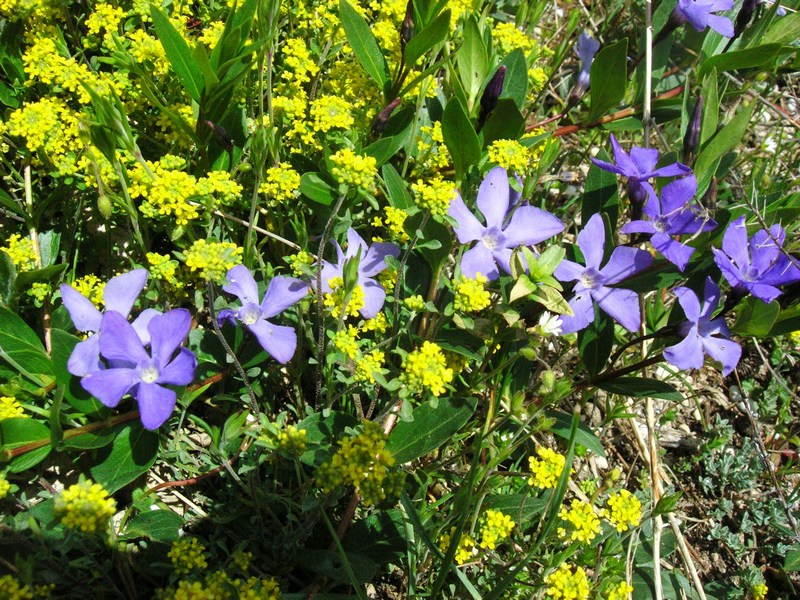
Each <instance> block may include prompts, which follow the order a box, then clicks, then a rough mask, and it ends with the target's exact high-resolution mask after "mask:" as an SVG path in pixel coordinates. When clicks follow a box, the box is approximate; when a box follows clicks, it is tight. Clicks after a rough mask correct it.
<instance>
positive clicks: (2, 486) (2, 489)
mask: <svg viewBox="0 0 800 600" xmlns="http://www.w3.org/2000/svg"><path fill="white" fill-rule="evenodd" d="M10 491H11V483H10V482H9V481H8V479H6V474H5V473H0V500H2V499H3V498H5V497H6V496H8V493H9V492H10Z"/></svg>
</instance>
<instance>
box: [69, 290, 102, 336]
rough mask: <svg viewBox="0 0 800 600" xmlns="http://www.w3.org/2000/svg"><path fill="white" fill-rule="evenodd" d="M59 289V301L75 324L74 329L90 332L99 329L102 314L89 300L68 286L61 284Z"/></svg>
mask: <svg viewBox="0 0 800 600" xmlns="http://www.w3.org/2000/svg"><path fill="white" fill-rule="evenodd" d="M59 289H60V290H61V299H62V301H63V302H64V306H65V307H66V308H67V312H69V316H70V318H71V319H72V322H73V323H74V324H75V329H77V330H78V331H91V332H94V331H97V330H98V329H100V320H101V319H102V318H103V313H101V312H100V311H99V310H97V307H96V306H95V305H94V304H92V302H91V300H89V299H88V298H87V297H85V296H84V295H83V294H81V293H79V292H78V291H77V290H76V289H75V288H73V287H72V286H70V285H67V284H62V285H61V287H60V288H59Z"/></svg>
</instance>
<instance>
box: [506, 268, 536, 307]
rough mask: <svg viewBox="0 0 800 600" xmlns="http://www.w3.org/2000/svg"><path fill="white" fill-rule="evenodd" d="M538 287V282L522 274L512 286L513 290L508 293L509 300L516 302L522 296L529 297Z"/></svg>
mask: <svg viewBox="0 0 800 600" xmlns="http://www.w3.org/2000/svg"><path fill="white" fill-rule="evenodd" d="M536 288H537V285H536V282H535V281H531V280H530V277H528V276H527V275H525V274H522V275H520V276H519V279H517V281H516V282H515V283H514V287H513V288H511V292H510V293H509V294H508V301H509V302H516V301H517V300H519V299H520V298H527V297H528V296H530V295H531V294H533V293H534V292H535V291H536Z"/></svg>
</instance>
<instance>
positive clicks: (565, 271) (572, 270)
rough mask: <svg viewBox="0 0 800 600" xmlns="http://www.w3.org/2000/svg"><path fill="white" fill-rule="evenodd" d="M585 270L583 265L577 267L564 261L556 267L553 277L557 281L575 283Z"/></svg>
mask: <svg viewBox="0 0 800 600" xmlns="http://www.w3.org/2000/svg"><path fill="white" fill-rule="evenodd" d="M585 270H586V267H584V266H583V265H579V264H578V263H576V262H572V261H571V260H567V259H564V260H562V261H561V262H560V263H559V265H558V266H557V267H556V270H555V272H554V273H553V275H554V276H555V278H556V279H558V280H559V281H575V280H576V279H580V278H581V275H583V272H584V271H585Z"/></svg>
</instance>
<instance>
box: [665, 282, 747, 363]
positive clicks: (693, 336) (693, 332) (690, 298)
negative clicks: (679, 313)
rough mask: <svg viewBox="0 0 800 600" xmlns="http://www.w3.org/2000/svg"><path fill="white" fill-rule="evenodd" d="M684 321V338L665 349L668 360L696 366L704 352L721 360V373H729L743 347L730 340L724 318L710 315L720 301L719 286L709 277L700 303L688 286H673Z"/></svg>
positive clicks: (739, 356)
mask: <svg viewBox="0 0 800 600" xmlns="http://www.w3.org/2000/svg"><path fill="white" fill-rule="evenodd" d="M675 295H676V296H677V297H678V302H680V305H681V307H682V308H683V312H684V314H685V315H686V319H687V320H686V321H684V322H683V323H681V324H680V325H679V332H680V334H681V335H682V336H684V338H683V341H682V342H680V343H678V344H675V345H674V346H670V347H669V348H667V349H665V350H664V358H666V359H667V362H668V363H669V364H671V365H673V366H675V367H678V368H679V369H699V368H701V367H702V366H703V355H704V354H708V355H709V356H710V357H711V358H713V359H714V360H716V361H717V362H719V363H722V374H723V375H728V374H729V373H730V372H731V371H733V370H734V369H735V368H736V365H737V364H739V359H740V358H741V357H742V349H741V347H740V346H739V344H737V343H736V342H733V341H731V340H730V339H728V338H730V332H729V331H728V327H727V325H725V319H724V318H723V317H719V318H717V319H712V318H711V315H712V313H713V312H714V311H715V310H716V308H717V305H718V304H719V287H717V284H716V283H714V281H713V280H712V279H711V278H710V277H708V278H707V279H706V284H705V289H704V291H703V296H704V299H703V305H702V307H701V306H700V300H699V299H698V298H697V295H696V294H695V293H694V292H693V291H692V290H690V289H689V288H685V287H679V288H675Z"/></svg>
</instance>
